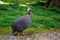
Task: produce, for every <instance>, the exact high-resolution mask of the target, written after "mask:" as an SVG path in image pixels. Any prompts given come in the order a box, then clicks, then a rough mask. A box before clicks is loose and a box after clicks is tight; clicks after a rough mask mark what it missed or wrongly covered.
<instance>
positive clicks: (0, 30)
mask: <svg viewBox="0 0 60 40" xmlns="http://www.w3.org/2000/svg"><path fill="white" fill-rule="evenodd" d="M55 31H58V32H59V31H60V28H55ZM23 32H26V33H29V34H34V33H39V32H40V33H44V32H50V30H49V29H47V28H43V27H40V28H38V27H37V28H34V27H29V28H27V29H26V30H24V31H23ZM11 33H12V29H11V27H0V35H3V34H11Z"/></svg>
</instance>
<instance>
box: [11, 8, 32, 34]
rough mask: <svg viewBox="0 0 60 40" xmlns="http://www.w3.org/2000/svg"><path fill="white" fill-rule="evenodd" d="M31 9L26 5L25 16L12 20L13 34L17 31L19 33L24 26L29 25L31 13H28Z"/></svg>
mask: <svg viewBox="0 0 60 40" xmlns="http://www.w3.org/2000/svg"><path fill="white" fill-rule="evenodd" d="M31 10H32V8H30V7H28V9H27V15H26V16H20V17H18V18H16V19H15V20H14V21H13V22H12V26H11V27H12V33H13V34H14V33H15V32H17V33H18V35H19V33H21V32H23V31H24V30H25V29H26V28H28V27H29V24H30V22H31V13H30V11H31ZM23 34H24V33H23Z"/></svg>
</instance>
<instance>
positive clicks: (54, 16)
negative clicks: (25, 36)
mask: <svg viewBox="0 0 60 40" xmlns="http://www.w3.org/2000/svg"><path fill="white" fill-rule="evenodd" d="M2 1H4V2H12V3H11V4H0V27H11V24H12V22H13V20H14V19H16V18H18V17H20V16H25V15H26V14H27V8H28V6H29V7H31V8H32V11H31V15H32V22H31V24H30V27H33V28H41V27H42V28H50V27H53V28H60V9H59V8H57V7H49V8H46V7H44V6H42V5H43V4H41V3H38V1H46V0H27V1H24V0H21V1H20V0H2ZM17 2H18V3H19V2H20V4H16V3H17ZM28 2H30V3H31V4H27V3H28ZM1 30H2V29H1Z"/></svg>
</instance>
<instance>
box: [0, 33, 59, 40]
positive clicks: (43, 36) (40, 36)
mask: <svg viewBox="0 0 60 40" xmlns="http://www.w3.org/2000/svg"><path fill="white" fill-rule="evenodd" d="M0 40H60V32H49V33H35V34H33V35H31V36H28V35H26V36H12V35H0Z"/></svg>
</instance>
